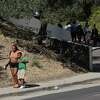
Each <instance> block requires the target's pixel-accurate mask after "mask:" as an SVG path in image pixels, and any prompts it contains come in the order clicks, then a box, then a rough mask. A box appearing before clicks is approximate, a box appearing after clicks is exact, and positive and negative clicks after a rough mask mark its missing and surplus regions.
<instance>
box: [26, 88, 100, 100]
mask: <svg viewBox="0 0 100 100" xmlns="http://www.w3.org/2000/svg"><path fill="white" fill-rule="evenodd" d="M25 100H100V87H92V88H87V89H81V90H74V91H71V92H63V93H57V94H50V95H46V96H41V97H35V98H30V99H25Z"/></svg>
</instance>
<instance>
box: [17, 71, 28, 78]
mask: <svg viewBox="0 0 100 100" xmlns="http://www.w3.org/2000/svg"><path fill="white" fill-rule="evenodd" d="M25 73H26V70H25V69H20V70H18V79H24V78H25Z"/></svg>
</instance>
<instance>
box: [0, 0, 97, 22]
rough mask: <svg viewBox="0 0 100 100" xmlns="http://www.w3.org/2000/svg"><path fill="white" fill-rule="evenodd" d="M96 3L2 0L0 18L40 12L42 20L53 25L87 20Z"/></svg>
mask: <svg viewBox="0 0 100 100" xmlns="http://www.w3.org/2000/svg"><path fill="white" fill-rule="evenodd" d="M94 2H95V3H96V4H97V2H99V0H0V16H2V17H6V18H8V17H9V16H14V17H17V18H19V17H31V16H32V15H33V12H34V11H36V10H38V11H41V12H42V15H41V19H42V20H46V21H48V22H51V23H58V22H59V21H61V22H65V21H66V20H70V19H71V18H78V19H87V18H88V17H89V16H90V14H91V7H92V4H93V3H94Z"/></svg>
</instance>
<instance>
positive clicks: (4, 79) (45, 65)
mask: <svg viewBox="0 0 100 100" xmlns="http://www.w3.org/2000/svg"><path fill="white" fill-rule="evenodd" d="M12 41H14V39H10V38H7V37H6V38H5V37H4V36H3V35H0V87H5V86H9V85H11V74H10V70H9V68H8V69H7V71H5V70H4V69H3V66H4V65H5V64H6V63H7V61H8V60H7V59H6V58H7V55H8V53H9V51H10V46H11V43H12ZM21 49H22V48H21ZM25 55H26V56H27V57H29V58H32V61H31V63H30V64H28V65H27V76H26V80H27V81H28V82H31V83H36V82H40V81H48V80H51V79H53V80H54V79H59V78H63V77H71V76H73V75H77V73H75V72H73V71H72V70H70V69H69V68H67V67H66V68H64V67H63V64H62V63H61V62H59V61H56V60H53V59H50V58H47V57H46V56H43V55H40V54H33V53H28V52H25Z"/></svg>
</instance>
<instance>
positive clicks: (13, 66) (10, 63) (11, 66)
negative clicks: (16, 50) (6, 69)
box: [9, 62, 18, 68]
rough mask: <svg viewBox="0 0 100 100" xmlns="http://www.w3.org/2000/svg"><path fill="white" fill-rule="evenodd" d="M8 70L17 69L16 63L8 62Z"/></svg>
mask: <svg viewBox="0 0 100 100" xmlns="http://www.w3.org/2000/svg"><path fill="white" fill-rule="evenodd" d="M9 65H10V68H18V63H12V62H9Z"/></svg>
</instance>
